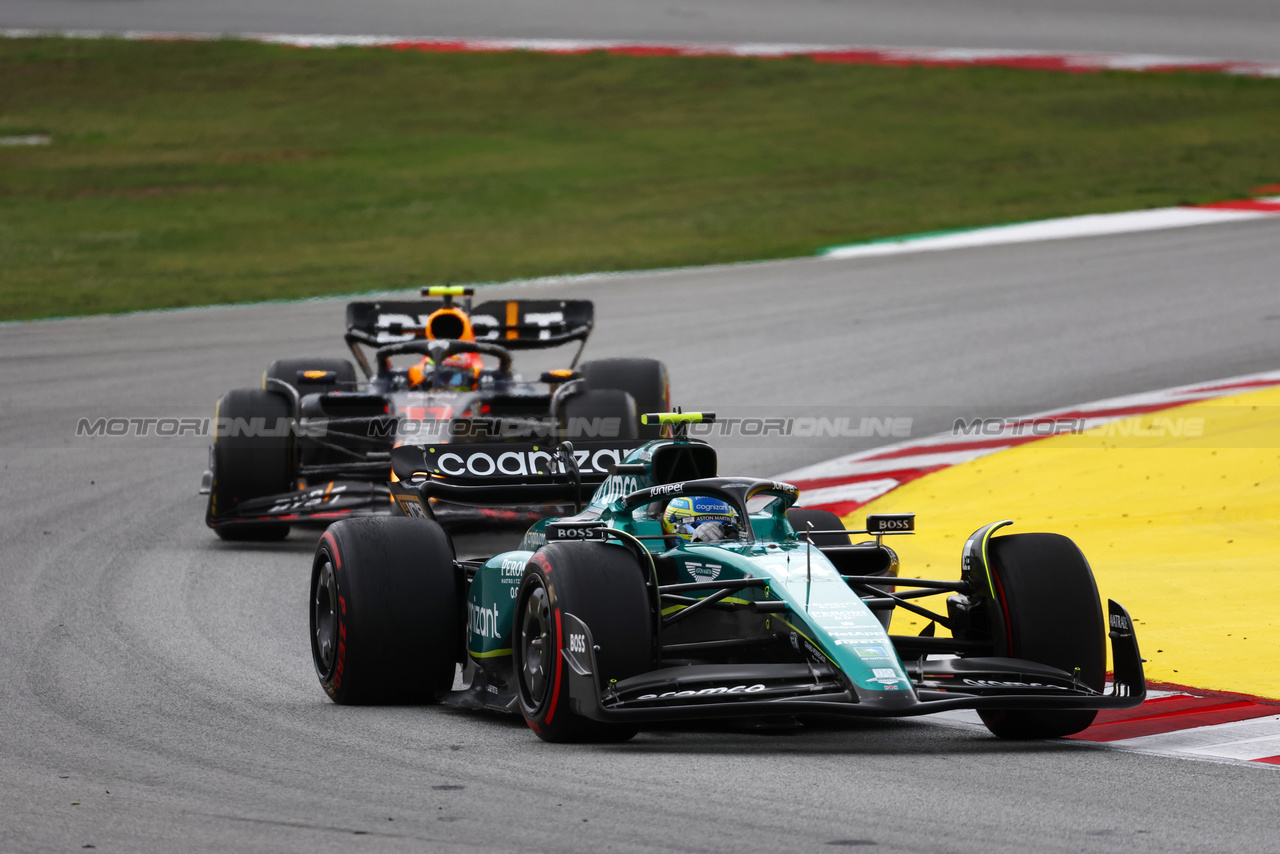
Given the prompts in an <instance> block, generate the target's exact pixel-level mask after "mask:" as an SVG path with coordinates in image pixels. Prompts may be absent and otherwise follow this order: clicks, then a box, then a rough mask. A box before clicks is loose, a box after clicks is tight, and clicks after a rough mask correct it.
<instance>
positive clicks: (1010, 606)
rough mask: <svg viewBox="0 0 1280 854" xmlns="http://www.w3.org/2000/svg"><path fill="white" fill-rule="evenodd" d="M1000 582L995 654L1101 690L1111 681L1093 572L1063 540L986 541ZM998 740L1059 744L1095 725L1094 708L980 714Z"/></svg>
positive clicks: (1026, 537)
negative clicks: (1057, 671) (1056, 670)
mask: <svg viewBox="0 0 1280 854" xmlns="http://www.w3.org/2000/svg"><path fill="white" fill-rule="evenodd" d="M987 549H988V552H987V554H988V558H989V560H990V562H991V574H992V576H993V578H994V579H995V581H996V587H997V590H996V599H997V601H995V602H993V603H992V605H993V606H994V608H993V611H994V614H993V619H992V627H991V633H992V639H993V640H994V642H995V648H996V655H1001V656H1008V657H1010V658H1022V659H1026V660H1028V661H1035V662H1039V663H1040V664H1048V665H1050V666H1052V667H1057V668H1059V669H1060V670H1065V671H1067V672H1068V673H1072V672H1075V671H1076V669H1077V668H1078V669H1079V671H1078V672H1079V675H1080V681H1081V682H1082V683H1084V684H1085V685H1088V686H1089V687H1090V688H1093V689H1094V690H1096V691H1101V690H1102V688H1103V685H1104V682H1105V678H1106V666H1107V649H1106V621H1105V620H1104V618H1103V615H1102V603H1101V601H1100V600H1099V598H1098V587H1097V585H1096V584H1095V583H1094V580H1093V570H1091V569H1090V568H1089V562H1088V561H1087V560H1086V559H1085V556H1084V555H1083V554H1082V553H1081V551H1080V549H1079V547H1078V546H1076V544H1075V543H1073V542H1072V541H1071V540H1069V539H1067V538H1066V537H1064V536H1061V535H1060V534H1012V535H1007V536H1003V537H993V538H992V539H991V541H990V543H988V546H987ZM978 714H979V716H980V717H981V718H982V722H983V723H984V724H986V726H987V729H989V730H991V732H992V733H993V734H994V735H997V736H999V737H1000V738H1059V737H1061V736H1064V735H1072V734H1074V733H1077V732H1080V731H1081V730H1083V729H1085V728H1086V727H1088V726H1089V725H1090V724H1091V723H1093V719H1094V718H1095V717H1097V714H1098V713H1097V712H1096V711H1093V710H1075V709H1072V710H1066V711H1046V710H1038V709H1036V710H1032V709H998V710H984V711H980V712H979V713H978Z"/></svg>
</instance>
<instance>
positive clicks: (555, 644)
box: [512, 543, 654, 742]
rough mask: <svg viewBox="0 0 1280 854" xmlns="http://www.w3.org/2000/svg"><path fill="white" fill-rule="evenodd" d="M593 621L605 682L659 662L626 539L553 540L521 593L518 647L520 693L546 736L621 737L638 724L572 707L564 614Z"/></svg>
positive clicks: (515, 633)
mask: <svg viewBox="0 0 1280 854" xmlns="http://www.w3.org/2000/svg"><path fill="white" fill-rule="evenodd" d="M565 614H572V615H573V616H575V617H577V618H578V619H580V620H582V622H583V623H585V624H586V626H587V628H588V629H590V631H591V637H592V642H593V643H594V645H595V647H596V652H595V654H596V666H597V669H598V672H597V674H596V675H597V677H598V678H599V680H600V683H599V684H598V685H597V689H600V688H603V687H604V685H607V684H609V683H610V682H613V681H617V680H621V679H626V678H627V677H630V676H635V675H638V674H640V673H644V672H646V671H648V670H651V669H653V666H654V661H653V658H654V646H653V641H654V638H653V622H652V620H653V615H652V614H651V612H650V608H649V597H648V593H647V591H646V588H645V582H644V575H643V574H642V573H641V568H640V565H639V563H638V562H637V561H636V559H635V556H634V555H632V554H631V553H630V552H629V551H627V550H626V549H625V548H623V547H622V546H617V545H612V544H606V543H552V544H550V545H547V546H544V547H543V548H542V549H541V550H539V551H538V552H537V553H536V554H534V556H533V557H532V558H531V559H530V560H529V564H528V565H527V566H526V567H525V571H524V578H523V579H521V582H520V592H519V593H518V595H517V596H516V612H515V624H514V626H513V627H512V652H513V654H514V656H515V672H516V683H517V684H516V693H517V695H518V696H519V700H520V711H521V713H522V714H523V715H524V718H525V721H527V722H528V724H529V727H530V728H531V729H532V730H533V731H534V732H536V733H537V734H538V737H539V738H542V739H543V740H544V741H552V742H615V741H626V740H627V739H629V738H631V737H632V736H634V735H635V734H636V731H637V728H636V727H634V726H629V725H623V724H612V723H601V722H599V721H593V720H590V719H588V718H585V717H582V716H580V715H577V714H575V713H574V712H573V710H572V709H570V708H569V676H568V673H567V670H568V665H567V663H566V662H565V660H564V654H563V650H564V649H565V645H566V644H567V643H568V640H569V639H568V637H567V635H566V633H565V631H564V615H565Z"/></svg>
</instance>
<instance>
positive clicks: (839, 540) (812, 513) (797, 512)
mask: <svg viewBox="0 0 1280 854" xmlns="http://www.w3.org/2000/svg"><path fill="white" fill-rule="evenodd" d="M787 521H788V522H790V523H791V527H792V528H795V531H796V536H800V535H801V534H803V533H804V532H805V530H806V529H807V528H808V525H807V524H806V523H812V524H813V530H815V531H843V530H844V522H842V521H841V520H840V517H839V516H837V515H836V514H834V513H832V512H831V511H830V510H815V509H812V508H809V507H792V508H791V509H790V510H788V511H787ZM813 544H814V545H815V546H817V547H818V548H822V547H823V546H848V545H852V543H851V541H850V540H849V535H848V534H814V535H813Z"/></svg>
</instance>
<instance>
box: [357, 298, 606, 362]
mask: <svg viewBox="0 0 1280 854" xmlns="http://www.w3.org/2000/svg"><path fill="white" fill-rule="evenodd" d="M445 305H446V303H445V301H444V300H438V299H423V300H413V301H408V300H404V301H378V302H353V303H348V304H347V341H348V343H360V344H367V345H369V346H371V347H381V346H383V345H385V344H395V343H398V342H401V341H413V340H415V339H425V338H426V337H427V333H426V325H427V318H428V317H430V316H431V315H432V314H433V313H434V312H436V311H438V310H439V309H441V308H444V307H445ZM468 314H469V316H470V318H471V325H472V328H473V329H474V330H475V335H476V340H477V341H482V342H485V343H490V344H498V345H499V346H502V347H505V348H506V349H508V350H536V349H541V348H546V347H558V346H559V345H561V344H566V343H569V342H571V341H583V342H585V341H586V340H587V336H588V335H590V334H591V329H592V327H593V326H594V325H595V308H594V306H593V305H592V303H591V301H590V300H548V299H519V300H490V301H489V302H482V303H480V304H479V305H477V306H475V307H473V308H472V309H471V310H470V311H469V312H468Z"/></svg>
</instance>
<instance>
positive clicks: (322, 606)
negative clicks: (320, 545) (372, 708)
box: [311, 560, 338, 677]
mask: <svg viewBox="0 0 1280 854" xmlns="http://www.w3.org/2000/svg"><path fill="white" fill-rule="evenodd" d="M335 587H336V585H335V582H334V577H333V564H332V563H330V562H329V561H327V560H326V561H325V562H324V564H323V565H322V566H321V567H320V571H319V573H318V574H317V576H316V590H315V596H314V597H313V599H312V611H311V614H312V619H311V625H312V632H313V635H312V643H311V652H312V654H313V656H314V657H315V661H316V669H317V670H319V671H320V675H321V676H322V677H328V675H329V674H330V672H332V670H333V660H334V655H335V654H336V652H337V649H338V609H337V603H338V595H337V590H336V589H335Z"/></svg>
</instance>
